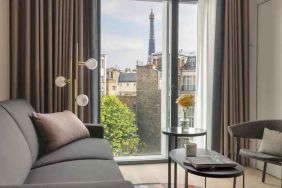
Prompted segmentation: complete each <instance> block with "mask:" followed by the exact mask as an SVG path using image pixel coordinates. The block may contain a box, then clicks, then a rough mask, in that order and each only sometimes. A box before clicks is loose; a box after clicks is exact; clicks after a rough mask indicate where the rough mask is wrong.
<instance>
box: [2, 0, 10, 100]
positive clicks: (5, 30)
mask: <svg viewBox="0 0 282 188" xmlns="http://www.w3.org/2000/svg"><path fill="white" fill-rule="evenodd" d="M9 10H10V7H9V0H0V24H1V26H0V101H2V100H6V99H8V98H9V95H10V94H9V91H10V87H9V84H10V81H9V79H10V75H9V64H10V58H9V57H10V51H9V49H10V47H9V34H10V26H9V22H10V21H9Z"/></svg>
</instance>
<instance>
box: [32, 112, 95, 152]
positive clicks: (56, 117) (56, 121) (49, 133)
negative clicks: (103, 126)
mask: <svg viewBox="0 0 282 188" xmlns="http://www.w3.org/2000/svg"><path fill="white" fill-rule="evenodd" d="M32 119H33V120H34V122H35V125H36V127H37V128H38V129H39V131H40V133H41V135H42V137H43V138H44V141H45V144H46V148H45V149H46V151H47V152H50V151H54V150H56V149H58V148H60V147H62V146H64V145H66V144H69V143H71V142H73V141H76V140H79V139H82V138H88V137H90V134H89V131H88V129H87V128H86V127H85V125H84V124H83V123H82V121H81V120H80V119H78V117H77V116H76V115H75V114H73V113H72V112H70V111H68V110H66V111H63V112H56V113H48V114H41V113H35V112H33V113H32Z"/></svg>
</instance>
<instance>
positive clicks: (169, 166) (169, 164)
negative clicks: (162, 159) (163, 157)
mask: <svg viewBox="0 0 282 188" xmlns="http://www.w3.org/2000/svg"><path fill="white" fill-rule="evenodd" d="M170 151H171V136H168V175H167V178H168V182H167V183H168V188H171V158H170V156H169V152H170Z"/></svg>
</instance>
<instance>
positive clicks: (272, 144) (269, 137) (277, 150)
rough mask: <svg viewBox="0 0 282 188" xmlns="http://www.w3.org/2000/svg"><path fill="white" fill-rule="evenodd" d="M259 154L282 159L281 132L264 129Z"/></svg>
mask: <svg viewBox="0 0 282 188" xmlns="http://www.w3.org/2000/svg"><path fill="white" fill-rule="evenodd" d="M259 152H262V153H267V154H270V155H275V156H280V157H282V132H279V131H274V130H270V129H268V128H265V129H264V132H263V138H262V142H261V145H260V149H259Z"/></svg>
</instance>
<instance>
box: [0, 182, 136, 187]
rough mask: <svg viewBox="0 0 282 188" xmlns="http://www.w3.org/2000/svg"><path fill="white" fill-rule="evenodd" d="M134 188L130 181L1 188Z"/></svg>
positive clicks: (27, 185) (26, 185)
mask: <svg viewBox="0 0 282 188" xmlns="http://www.w3.org/2000/svg"><path fill="white" fill-rule="evenodd" d="M113 187H114V188H134V187H133V185H132V183H131V182H129V181H109V182H103V181H101V182H83V183H52V184H24V185H13V186H0V188H113Z"/></svg>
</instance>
